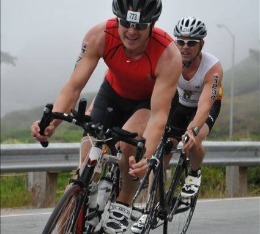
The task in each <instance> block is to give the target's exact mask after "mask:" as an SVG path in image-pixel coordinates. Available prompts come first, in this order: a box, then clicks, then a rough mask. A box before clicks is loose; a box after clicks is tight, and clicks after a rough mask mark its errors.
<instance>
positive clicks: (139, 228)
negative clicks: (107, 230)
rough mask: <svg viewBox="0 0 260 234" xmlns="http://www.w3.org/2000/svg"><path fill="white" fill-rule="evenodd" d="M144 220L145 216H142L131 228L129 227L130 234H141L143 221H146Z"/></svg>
mask: <svg viewBox="0 0 260 234" xmlns="http://www.w3.org/2000/svg"><path fill="white" fill-rule="evenodd" d="M146 218H147V214H143V215H142V216H141V217H140V218H139V219H138V221H137V222H135V223H134V224H133V225H132V227H131V231H132V233H134V234H139V233H141V231H142V229H143V227H144V225H145V221H146Z"/></svg>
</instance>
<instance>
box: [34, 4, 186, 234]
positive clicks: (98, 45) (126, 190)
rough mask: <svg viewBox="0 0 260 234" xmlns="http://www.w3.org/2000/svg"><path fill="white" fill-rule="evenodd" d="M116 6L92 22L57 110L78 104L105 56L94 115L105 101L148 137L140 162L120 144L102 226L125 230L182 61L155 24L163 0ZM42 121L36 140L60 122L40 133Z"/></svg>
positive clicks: (123, 122)
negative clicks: (109, 15)
mask: <svg viewBox="0 0 260 234" xmlns="http://www.w3.org/2000/svg"><path fill="white" fill-rule="evenodd" d="M112 9H113V13H114V14H115V15H116V18H113V19H109V20H108V21H106V22H104V23H101V24H98V25H96V26H94V27H93V28H91V29H90V30H89V31H88V32H87V34H86V35H85V37H84V39H83V43H82V49H81V53H80V56H79V59H78V61H77V63H76V66H75V70H74V71H73V73H72V75H71V77H70V79H69V80H68V82H67V83H66V84H65V85H64V86H63V88H62V90H61V92H60V94H59V96H58V98H57V100H56V101H55V103H54V107H53V111H58V112H65V113H66V112H67V113H68V112H70V110H71V109H72V108H74V106H75V105H76V102H77V100H78V98H79V96H80V93H81V91H82V89H83V88H84V87H85V85H86V84H87V82H88V80H89V78H90V76H91V74H92V72H93V71H94V70H95V68H96V66H97V64H98V61H99V59H101V58H103V59H104V61H105V63H106V65H107V67H108V69H107V72H106V74H105V78H104V82H103V83H102V85H101V87H100V89H99V91H98V93H97V96H96V98H95V101H94V103H93V109H92V111H91V117H92V119H93V121H94V122H96V123H97V122H101V123H102V122H103V120H104V116H105V112H106V109H107V107H112V108H113V109H114V115H113V116H114V117H113V123H112V125H113V126H120V127H121V126H123V128H124V129H126V130H128V131H131V132H137V133H138V136H139V137H144V138H145V139H146V153H145V157H144V158H143V159H142V160H141V161H139V162H138V163H136V162H135V160H134V158H133V157H132V155H134V148H133V147H131V146H129V145H127V144H123V143H121V144H120V147H121V149H122V152H123V157H122V159H121V162H120V170H121V173H122V190H121V192H120V195H119V197H118V198H117V201H116V203H114V204H111V205H110V207H109V211H108V214H107V217H105V220H104V222H102V223H103V224H102V226H103V228H104V230H105V232H107V233H123V232H125V231H126V230H127V229H128V226H129V216H130V211H131V207H130V206H129V205H130V204H131V201H132V197H133V195H134V193H135V189H136V188H137V185H138V182H136V181H133V180H132V176H134V177H142V176H143V175H144V173H145V172H146V170H147V163H146V158H150V157H151V156H152V154H153V152H154V151H155V150H156V147H157V145H158V143H159V141H160V139H161V136H162V134H163V131H164V128H165V125H166V123H167V118H168V114H169V110H170V107H171V100H172V98H173V95H174V94H175V91H176V86H177V82H178V79H179V77H180V74H181V68H182V61H181V55H180V51H179V50H178V48H177V46H176V44H175V43H174V41H173V39H172V38H171V37H170V36H169V35H168V34H167V33H166V32H164V31H163V30H161V29H159V28H156V27H155V22H156V21H157V20H158V18H159V16H160V14H161V11H162V3H161V0H113V3H112ZM38 123H39V121H36V122H34V123H33V125H32V127H31V134H32V136H34V137H35V138H36V140H38V141H46V140H47V139H48V137H50V136H51V135H52V134H53V133H54V131H55V129H56V128H57V126H58V125H59V124H60V122H59V121H57V120H54V121H53V122H52V123H51V124H50V126H49V127H48V128H47V129H46V131H45V136H42V135H40V134H39V131H40V129H39V126H38ZM83 142H84V138H83ZM82 145H83V146H84V144H82ZM86 150H87V147H85V148H83V149H82V158H81V161H83V160H84V157H83V155H86V154H85V152H86ZM129 158H130V159H129Z"/></svg>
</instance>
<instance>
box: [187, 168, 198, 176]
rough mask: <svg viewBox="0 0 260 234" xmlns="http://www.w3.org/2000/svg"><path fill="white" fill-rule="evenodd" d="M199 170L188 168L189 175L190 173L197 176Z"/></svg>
mask: <svg viewBox="0 0 260 234" xmlns="http://www.w3.org/2000/svg"><path fill="white" fill-rule="evenodd" d="M199 171H200V168H199V169H198V170H195V171H194V170H190V172H189V175H191V176H195V177H196V176H198V175H199V173H198V172H199Z"/></svg>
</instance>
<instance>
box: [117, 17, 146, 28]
mask: <svg viewBox="0 0 260 234" xmlns="http://www.w3.org/2000/svg"><path fill="white" fill-rule="evenodd" d="M119 23H120V25H121V26H122V27H124V28H130V27H134V28H135V29H136V30H138V31H142V30H145V29H147V28H148V27H149V26H150V25H151V23H133V22H130V21H127V20H124V19H119Z"/></svg>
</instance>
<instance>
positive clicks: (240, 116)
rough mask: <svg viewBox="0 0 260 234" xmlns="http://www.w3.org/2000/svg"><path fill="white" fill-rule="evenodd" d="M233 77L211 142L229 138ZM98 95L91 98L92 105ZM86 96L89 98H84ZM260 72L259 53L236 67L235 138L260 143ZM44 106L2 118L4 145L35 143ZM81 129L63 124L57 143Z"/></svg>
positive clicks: (226, 83) (226, 87)
mask: <svg viewBox="0 0 260 234" xmlns="http://www.w3.org/2000/svg"><path fill="white" fill-rule="evenodd" d="M230 76H231V71H230V70H229V71H226V72H224V80H223V83H224V98H223V104H222V109H221V112H220V115H219V118H218V119H217V121H216V124H215V127H214V128H213V131H212V133H211V135H210V137H209V140H216V139H218V140H225V139H228V137H229V111H230ZM94 95H95V94H94V93H92V94H89V95H87V100H88V103H90V102H91V100H92V98H93V97H94ZM84 96H86V95H84ZM259 103H260V73H259V52H257V51H253V50H251V51H250V56H249V57H248V58H246V59H245V60H244V61H242V62H241V63H239V64H237V65H236V66H235V77H234V120H233V128H234V134H233V139H235V140H239V139H240V140H260V104H259ZM42 110H43V107H39V108H35V109H32V110H26V111H19V112H12V113H10V114H7V115H6V116H4V117H3V118H1V143H8V142H9V143H15V142H24V143H29V142H34V140H33V139H32V137H30V126H31V123H32V122H33V121H35V120H36V119H39V118H40V116H41V115H42ZM80 137H81V132H80V131H79V130H78V128H76V127H74V126H71V125H69V124H65V123H63V124H62V125H61V127H60V128H59V130H58V131H56V132H55V134H54V136H53V137H52V141H53V142H54V141H55V142H69V141H73V142H78V141H79V139H80Z"/></svg>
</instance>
